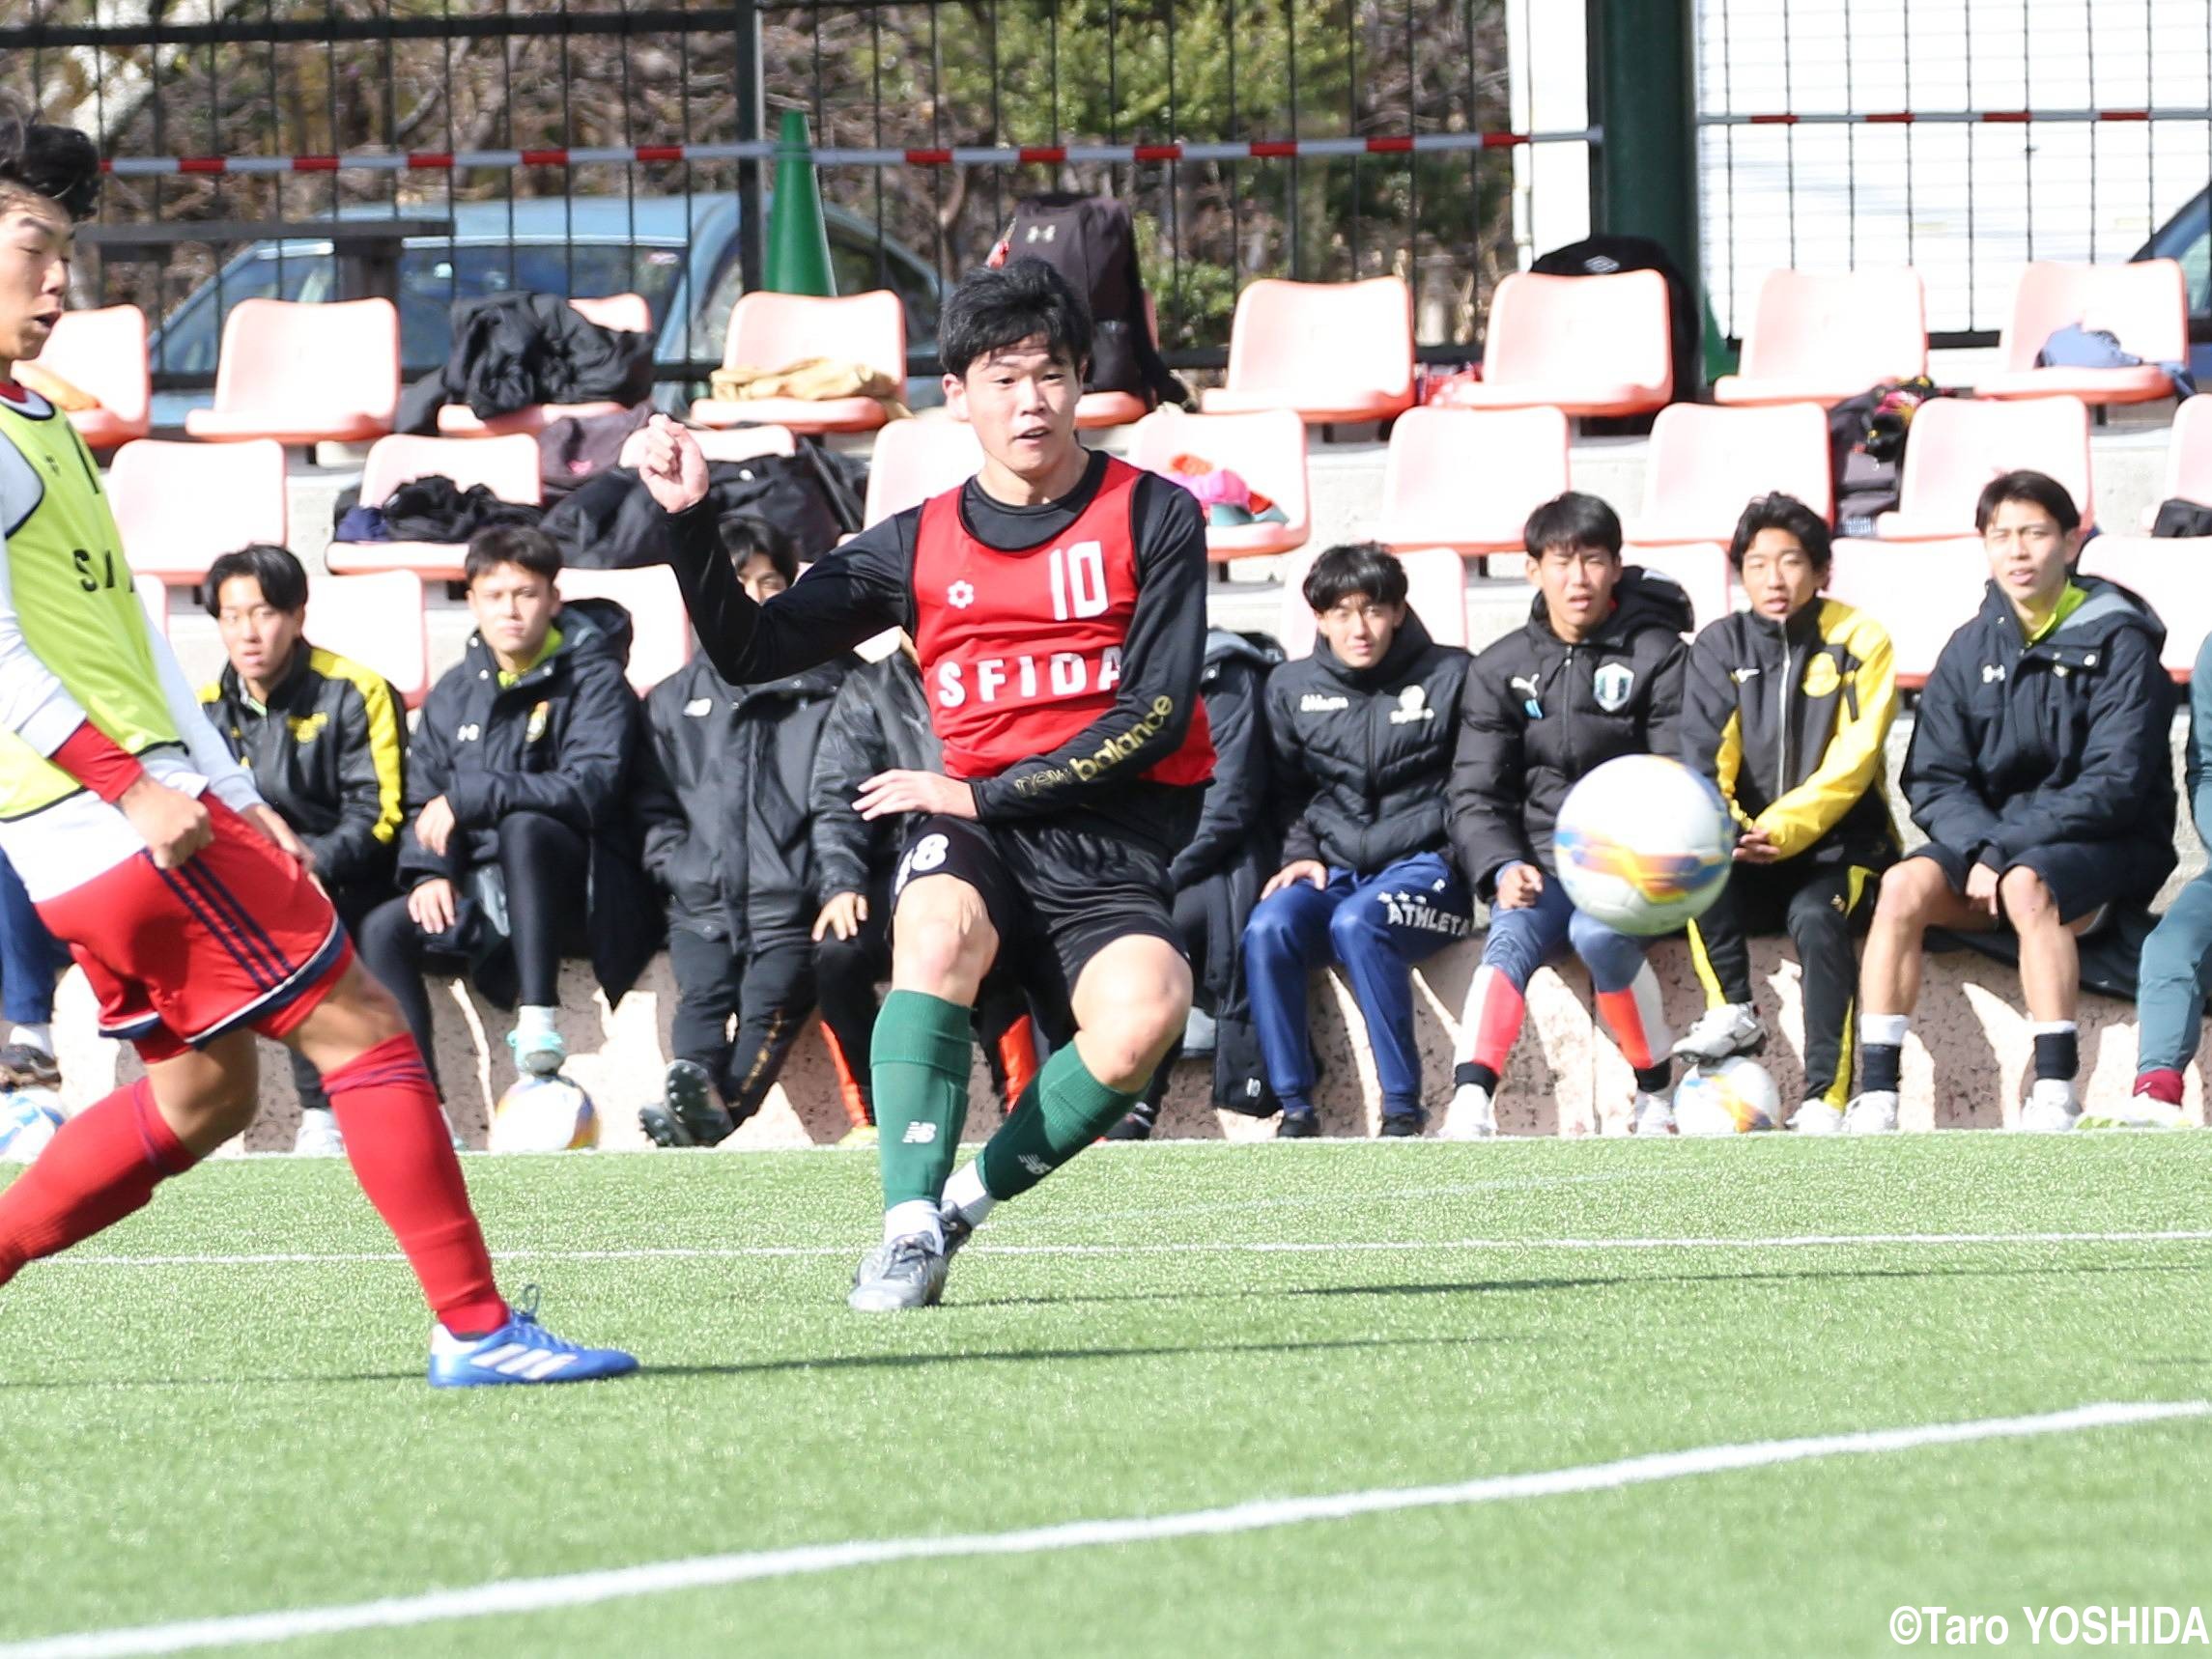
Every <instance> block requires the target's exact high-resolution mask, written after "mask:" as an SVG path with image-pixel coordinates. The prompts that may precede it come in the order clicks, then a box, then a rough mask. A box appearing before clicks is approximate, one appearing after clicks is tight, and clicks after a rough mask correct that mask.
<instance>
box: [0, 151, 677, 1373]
mask: <svg viewBox="0 0 2212 1659" xmlns="http://www.w3.org/2000/svg"><path fill="white" fill-rule="evenodd" d="M98 191H99V155H98V153H97V152H96V151H95V150H94V149H93V146H92V143H91V141H90V140H89V139H87V138H86V137H85V136H84V135H83V134H82V133H79V132H75V131H71V130H70V129H69V128H66V127H34V126H26V125H25V124H23V123H21V122H18V121H12V120H8V121H0V850H5V852H6V853H7V855H8V858H9V859H10V860H11V861H12V862H13V863H14V866H15V868H16V870H17V872H18V873H19V874H20V875H21V876H22V878H23V885H24V886H26V887H27V888H28V889H29V890H30V894H31V898H32V901H33V902H34V903H35V904H36V905H37V906H38V909H39V914H40V915H41V916H42V917H43V919H44V921H45V923H46V925H47V927H48V928H50V929H51V930H52V931H53V933H54V934H55V936H56V937H57V938H59V939H61V940H64V941H65V942H68V944H69V946H70V949H71V953H72V954H73V955H74V956H75V957H76V960H77V963H78V965H79V966H80V967H82V968H83V970H84V971H85V974H86V976H87V977H88V978H89V979H90V980H91V981H92V985H93V989H94V990H95V991H96V992H98V993H99V1005H100V1026H101V1029H102V1031H103V1033H104V1034H106V1035H108V1036H111V1037H128V1038H129V1039H131V1040H132V1041H133V1042H134V1043H136V1044H137V1047H138V1054H139V1057H140V1058H141V1059H142V1060H144V1061H145V1062H146V1076H145V1077H144V1078H143V1079H141V1080H140V1081H139V1082H137V1083H131V1084H128V1086H126V1087H124V1088H120V1089H117V1090H116V1091H115V1092H114V1093H113V1094H111V1095H109V1096H108V1097H107V1098H106V1099H104V1100H101V1101H99V1102H96V1103H95V1104H94V1105H92V1106H89V1107H87V1108H86V1109H85V1110H84V1111H80V1112H79V1113H77V1115H76V1116H75V1117H73V1118H71V1120H70V1121H69V1122H68V1123H67V1124H66V1125H64V1126H63V1128H62V1129H61V1131H60V1132H59V1133H58V1134H56V1135H55V1137H54V1139H53V1141H52V1143H51V1144H50V1145H49V1146H47V1148H46V1149H45V1151H44V1152H43V1153H42V1154H41V1155H40V1157H39V1160H38V1162H37V1163H36V1164H34V1165H33V1166H32V1167H31V1168H30V1169H29V1170H28V1171H27V1172H25V1173H24V1174H22V1175H20V1176H18V1177H16V1179H15V1181H14V1185H12V1186H10V1187H9V1188H7V1190H6V1191H4V1192H0V1285H4V1284H6V1283H7V1282H8V1280H10V1279H13V1278H14V1277H15V1275H16V1274H18V1273H20V1272H21V1271H22V1270H23V1268H24V1267H25V1266H26V1265H27V1264H28V1263H30V1262H33V1261H36V1260H38V1259H39V1258H41V1257H43V1256H49V1255H53V1254H55V1253H56V1252H57V1251H64V1250H67V1249H68V1248H69V1247H70V1246H71V1245H73V1244H75V1243H77V1242H78V1241H80V1240H82V1239H86V1238H90V1237H91V1236H92V1235H93V1234H94V1233H97V1232H99V1230H100V1229H101V1228H103V1227H106V1226H109V1225H112V1224H113V1223H116V1222H119V1221H121V1220H122V1219H123V1218H124V1217H126V1216H128V1215H129V1214H131V1213H132V1212H133V1211H135V1210H138V1209H141V1208H143V1207H144V1206H145V1205H146V1204H147V1202H148V1201H149V1200H150V1199H151V1198H152V1197H153V1195H154V1189H155V1187H156V1186H157V1185H158V1184H159V1183H160V1182H162V1181H164V1180H166V1179H168V1178H169V1177H170V1176H172V1175H181V1174H183V1173H184V1171H185V1170H186V1169H188V1168H190V1167H192V1166H193V1165H194V1164H196V1163H198V1162H199V1161H200V1160H201V1159H202V1158H205V1157H206V1156H207V1155H208V1154H209V1153H211V1152H213V1150H214V1149H215V1148H216V1147H218V1146H220V1145H221V1144H222V1143H223V1142H224V1141H226V1140H228V1139H231V1138H232V1137H233V1136H235V1135H238V1134H239V1133H241V1131H242V1130H243V1129H244V1128H245V1127H246V1125H247V1124H248V1123H249V1122H251V1121H252V1119H253V1112H254V1102H255V1096H256V1094H257V1092H258V1084H259V1078H258V1077H257V1075H256V1067H255V1055H254V1042H253V1039H254V1033H255V1032H257V1031H258V1032H260V1033H262V1034H263V1035H265V1036H269V1037H273V1038H276V1039H278V1040H280V1041H282V1042H285V1043H288V1044H290V1045H291V1046H292V1047H294V1048H295V1049H297V1050H298V1051H299V1052H300V1053H301V1054H305V1055H306V1056H307V1057H308V1058H309V1059H310V1060H312V1061H314V1062H315V1064H316V1065H317V1066H318V1067H319V1068H320V1069H321V1071H322V1073H323V1083H324V1087H325V1089H326V1092H327V1093H328V1094H329V1097H330V1105H331V1108H332V1110H333V1111H335V1112H336V1114H337V1118H338V1124H339V1127H340V1129H341V1130H342V1132H343V1133H344V1136H345V1140H346V1152H347V1155H348V1156H349V1157H350V1158H352V1160H353V1164H354V1173H355V1174H356V1175H358V1176H359V1178H360V1182H361V1187H362V1190H363V1191H364V1192H366V1193H367V1194H368V1196H369V1201H370V1202H371V1203H372V1204H374V1205H375V1206H376V1208H377V1211H378V1213H379V1214H380V1215H382V1216H383V1219H384V1221H385V1223H387V1224H388V1225H389V1226H390V1227H391V1229H392V1231H393V1233H394V1234H396V1235H397V1236H398V1239H399V1243H400V1248H401V1249H402V1251H405V1252H406V1255H407V1259H408V1262H409V1265H410V1266H411V1267H412V1268H413V1269H414V1272H415V1277H416V1278H417V1279H419V1280H420V1281H421V1284H422V1290H423V1295H424V1297H425V1298H426V1299H427V1300H428V1301H429V1303H430V1307H431V1309H432V1311H433V1312H434V1313H435V1314H436V1315H437V1318H438V1324H437V1326H436V1328H435V1329H434V1330H433V1331H432V1333H431V1344H430V1381H431V1382H432V1383H433V1384H434V1385H436V1386H438V1387H441V1388H460V1387H475V1386H478V1385H482V1384H503V1383H548V1382H575V1381H581V1380H583V1379H586V1378H591V1377H603V1376H614V1375H618V1374H620V1373H622V1372H625V1371H632V1370H635V1369H637V1364H638V1363H637V1361H635V1360H633V1359H632V1358H631V1357H630V1356H629V1355H628V1354H624V1353H621V1352H620V1351H618V1350H615V1349H611V1348H580V1347H578V1346H576V1345H575V1344H574V1343H570V1342H564V1341H562V1340H561V1339H560V1338H558V1337H556V1336H553V1335H552V1333H550V1332H548V1331H547V1330H546V1329H545V1328H544V1327H543V1326H541V1325H539V1324H538V1323H537V1321H536V1319H535V1317H534V1310H532V1309H528V1308H525V1309H516V1308H509V1307H508V1305H507V1303H506V1302H505V1300H504V1299H503V1298H502V1297H501V1296H500V1295H499V1292H498V1289H497V1287H496V1284H495V1283H494V1281H493V1277H492V1259H491V1256H490V1254H489V1253H488V1252H487V1251H486V1250H485V1248H484V1235H483V1233H482V1231H481V1230H480V1229H479V1228H478V1226H477V1224H476V1217H475V1215H474V1213H473V1212H472V1211H471V1210H470V1209H469V1205H468V1188H467V1187H466V1186H465V1185H464V1183H463V1181H462V1178H461V1166H460V1163H459V1162H458V1161H457V1160H456V1159H455V1158H454V1156H453V1143H452V1141H451V1139H449V1137H448V1132H447V1130H446V1127H445V1116H444V1113H443V1112H442V1111H440V1107H439V1104H438V1095H437V1092H436V1091H435V1090H434V1089H433V1088H432V1087H431V1085H430V1078H429V1075H428V1073H427V1072H426V1071H425V1070H424V1068H423V1063H422V1055H421V1054H420V1052H419V1051H418V1050H417V1049H416V1048H415V1046H414V1039H413V1038H412V1037H411V1036H409V1035H408V1032H407V1027H406V1026H404V1025H402V1024H401V1023H400V1016H399V1009H398V1007H397V1006H396V1005H395V1004H394V1003H393V1001H392V999H391V998H390V997H389V996H387V995H386V994H385V993H384V991H383V988H382V987H381V986H379V985H377V984H376V983H375V981H373V980H371V979H370V978H369V977H368V976H367V975H366V974H365V973H363V972H362V970H361V969H360V966H359V965H358V964H357V963H356V962H355V961H354V951H353V946H352V945H351V944H349V943H348V942H347V940H346V931H345V929H344V927H343V926H341V925H340V923H339V921H338V917H337V913H336V912H335V911H333V910H332V909H331V906H330V901H329V900H328V899H327V898H326V897H325V896H324V893H323V890H322V888H320V887H318V886H316V885H315V883H314V880H313V878H312V876H311V874H310V873H309V871H308V869H307V863H306V859H307V855H306V852H305V850H304V849H303V848H302V847H301V846H300V843H299V841H298V837H296V836H295V835H294V834H293V833H292V831H291V830H289V829H288V828H287V827H286V826H285V823H284V820H283V819H281V818H279V817H278V816H277V815H276V814H275V813H274V812H273V811H271V810H270V809H269V807H268V806H267V805H265V804H264V803H263V802H262V800H261V797H260V796H259V795H258V794H257V793H255V790H254V787H253V780H252V778H251V777H250V776H248V775H247V774H246V773H244V772H242V771H241V770H240V768H239V766H238V764H237V763H236V762H235V761H234V760H232V758H231V756H230V751H229V750H228V749H227V748H226V747H225V746H224V745H223V742H222V740H221V739H220V738H219V737H217V736H216V735H215V731H214V729H213V727H212V726H210V725H209V724H208V722H207V720H206V718H205V717H203V716H202V714H201V713H200V706H199V701H198V699H197V698H196V697H195V696H194V695H193V692H192V689H191V687H190V686H189V685H188V684H186V682H185V680H184V673H183V671H182V670H181V669H180V668H179V667H178V666H177V660H176V658H175V657H173V656H172V655H170V651H169V646H168V642H167V641H166V640H165V639H164V638H163V637H162V636H161V635H160V634H159V633H155V632H154V631H153V629H151V628H150V627H149V626H148V625H147V620H146V613H145V612H144V610H142V609H141V608H140V607H139V602H138V595H137V593H136V592H135V591H134V587H133V584H132V581H131V577H130V566H129V565H128V563H127V562H126V561H125V559H124V556H123V547H122V538H121V537H120V536H119V535H118V534H117V532H116V528H115V520H114V518H113V517H112V516H111V515H110V513H109V511H108V506H107V498H106V496H105V494H104V493H103V492H102V491H101V489H100V483H99V470H98V468H96V467H95V466H94V465H93V461H92V456H91V455H90V454H89V453H88V452H87V451H86V449H85V447H84V440H83V439H82V438H80V437H78V436H76V433H75V432H74V430H73V429H72V428H71V425H70V422H69V419H68V417H67V416H65V415H63V414H62V413H60V412H59V411H58V410H57V409H56V408H55V407H54V406H53V404H51V403H50V402H48V401H47V400H46V399H45V398H43V397H42V396H40V395H38V394H37V393H35V392H33V391H31V390H29V389H28V388H26V387H24V386H22V385H19V384H17V383H16V380H15V365H16V364H17V363H18V362H22V361H26V360H28V359H32V358H35V357H37V356H38V354H39V351H40V350H41V349H42V348H43V346H44V345H45V343H46V340H47V338H48V336H50V335H51V334H52V332H53V329H54V324H55V323H56V322H57V321H58V320H59V319H60V316H61V313H62V301H63V296H64V295H65V293H66V292H67V290H68V287H69V267H70V256H71V239H72V236H73V227H74V225H75V222H76V221H77V220H79V219H83V218H85V217H87V216H89V215H90V214H91V212H92V210H93V204H94V200H95V198H96V196H97V194H98ZM190 508H191V504H190V503H189V502H180V503H178V504H177V511H179V512H189V511H190Z"/></svg>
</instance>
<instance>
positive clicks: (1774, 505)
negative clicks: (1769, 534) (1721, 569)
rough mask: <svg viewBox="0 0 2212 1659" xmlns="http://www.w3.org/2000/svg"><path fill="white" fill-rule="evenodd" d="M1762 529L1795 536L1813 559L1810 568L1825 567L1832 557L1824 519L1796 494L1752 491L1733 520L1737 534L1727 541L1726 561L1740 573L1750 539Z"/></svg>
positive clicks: (1826, 524)
mask: <svg viewBox="0 0 2212 1659" xmlns="http://www.w3.org/2000/svg"><path fill="white" fill-rule="evenodd" d="M1761 530H1779V531H1781V532H1782V533H1783V534H1784V535H1788V536H1795V537H1796V538H1797V539H1798V545H1799V546H1800V547H1801V548H1804V550H1805V552H1806V554H1807V556H1809V557H1810V558H1811V559H1812V562H1813V569H1815V570H1816V571H1825V570H1827V569H1828V568H1829V565H1830V564H1832V563H1833V562H1834V560H1835V549H1834V548H1833V547H1832V546H1831V545H1830V544H1829V536H1828V523H1827V520H1824V519H1822V518H1821V516H1820V515H1819V514H1818V513H1816V512H1814V511H1813V510H1812V509H1811V508H1810V507H1808V506H1806V505H1805V504H1804V503H1803V502H1802V501H1800V500H1799V499H1798V498H1797V497H1796V496H1795V495H1785V494H1783V493H1782V492H1780V491H1779V490H1777V491H1775V492H1773V493H1772V495H1754V496H1752V497H1751V504H1750V505H1749V506H1748V507H1746V508H1744V517H1742V518H1741V519H1739V520H1736V536H1735V539H1734V540H1733V541H1731V542H1730V543H1729V544H1728V562H1729V563H1730V564H1732V565H1734V566H1735V567H1736V569H1737V571H1738V572H1739V574H1741V572H1742V571H1743V569H1744V554H1745V553H1747V552H1749V551H1750V550H1751V543H1752V540H1753V539H1754V538H1755V537H1756V536H1757V535H1758V534H1759V532H1760V531H1761Z"/></svg>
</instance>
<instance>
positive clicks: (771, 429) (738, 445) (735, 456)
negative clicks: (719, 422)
mask: <svg viewBox="0 0 2212 1659" xmlns="http://www.w3.org/2000/svg"><path fill="white" fill-rule="evenodd" d="M692 436H694V437H695V438H697V439H698V441H699V453H700V454H701V455H703V456H705V457H706V458H707V459H708V460H709V461H751V460H752V459H753V458H754V457H756V456H762V455H797V454H798V453H799V439H798V436H796V435H795V434H794V433H793V432H792V431H791V429H790V428H789V427H787V426H725V427H721V428H717V429H714V430H710V431H701V432H695V433H693V434H692Z"/></svg>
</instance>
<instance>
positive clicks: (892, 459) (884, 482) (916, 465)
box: [861, 419, 983, 524]
mask: <svg viewBox="0 0 2212 1659" xmlns="http://www.w3.org/2000/svg"><path fill="white" fill-rule="evenodd" d="M982 464H983V446H982V445H981V444H979V443H978V442H977V441H976V429H975V428H974V427H972V426H970V425H969V424H968V423H967V422H966V421H964V420H928V419H923V420H899V421H893V422H892V423H891V425H889V426H887V427H885V428H884V429H883V431H881V432H879V433H877V434H876V437H875V453H874V454H872V455H870V456H869V457H868V490H867V507H866V510H865V512H864V513H863V514H862V515H861V522H862V523H864V524H878V523H881V522H882V521H883V520H886V519H891V518H895V517H897V516H898V515H899V514H901V513H903V512H905V511H906V510H907V509H908V508H909V507H919V506H921V505H922V502H924V501H926V500H928V499H929V497H930V496H932V495H941V494H943V493H944V492H946V491H948V490H955V489H958V488H959V487H960V486H961V485H962V484H965V483H966V482H967V481H968V480H969V479H971V478H973V477H974V476H975V475H976V473H977V471H978V469H979V468H980V467H981V466H982Z"/></svg>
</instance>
